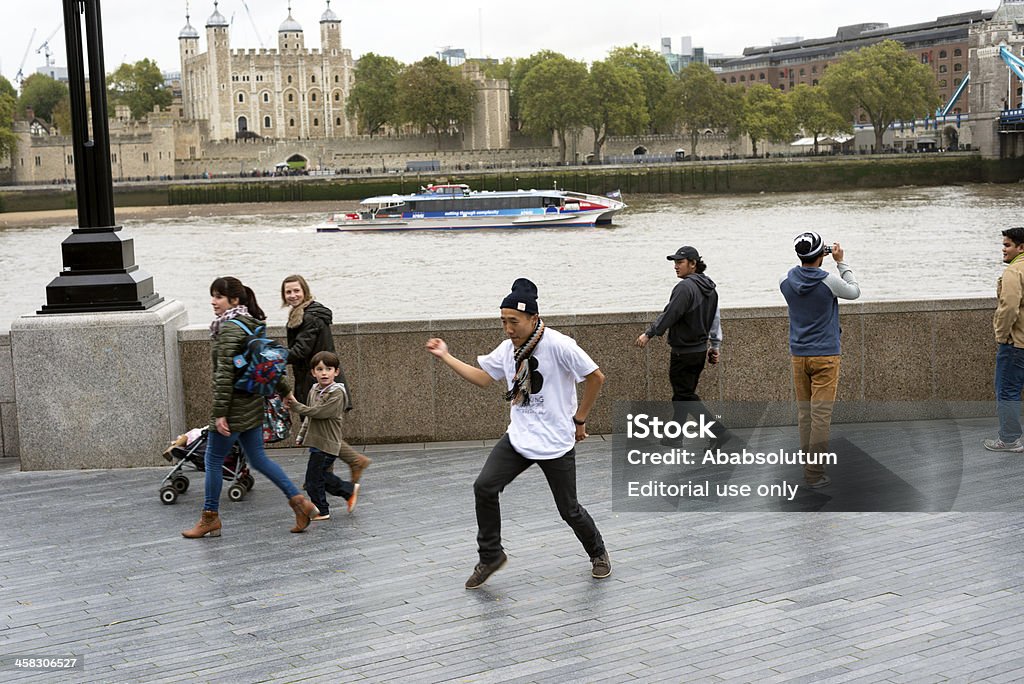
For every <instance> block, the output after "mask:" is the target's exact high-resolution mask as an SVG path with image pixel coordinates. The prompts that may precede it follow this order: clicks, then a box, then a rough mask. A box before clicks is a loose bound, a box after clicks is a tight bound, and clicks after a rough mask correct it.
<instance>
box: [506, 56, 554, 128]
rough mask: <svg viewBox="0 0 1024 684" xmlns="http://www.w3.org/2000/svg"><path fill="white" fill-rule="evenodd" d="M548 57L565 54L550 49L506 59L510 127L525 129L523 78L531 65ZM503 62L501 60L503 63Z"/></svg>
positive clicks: (552, 57)
mask: <svg viewBox="0 0 1024 684" xmlns="http://www.w3.org/2000/svg"><path fill="white" fill-rule="evenodd" d="M549 59H565V56H564V55H562V54H560V53H558V52H554V51H552V50H541V51H540V52H535V53H533V54H532V55H530V56H529V57H523V58H521V59H513V60H508V61H509V66H508V110H509V119H511V121H510V124H511V129H512V130H513V131H521V130H525V129H526V122H525V121H524V120H523V108H522V90H523V79H525V78H526V75H527V74H528V73H530V70H531V69H533V67H535V66H537V65H538V64H540V63H541V62H545V61H547V60H549ZM504 63H505V62H502V64H504ZM499 73H500V72H499Z"/></svg>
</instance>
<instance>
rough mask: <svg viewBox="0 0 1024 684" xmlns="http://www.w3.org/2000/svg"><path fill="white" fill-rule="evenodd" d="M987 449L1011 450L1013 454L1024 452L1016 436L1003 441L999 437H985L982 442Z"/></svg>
mask: <svg viewBox="0 0 1024 684" xmlns="http://www.w3.org/2000/svg"><path fill="white" fill-rule="evenodd" d="M982 444H984V445H985V448H986V449H988V450H989V451H1011V452H1013V453H1015V454H1020V453H1024V444H1021V443H1020V438H1019V437H1018V438H1017V439H1015V440H1014V441H1012V442H1009V443H1007V442H1004V441H1003V440H1001V439H986V440H985V441H983V442H982Z"/></svg>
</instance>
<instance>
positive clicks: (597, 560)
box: [590, 551, 612, 579]
mask: <svg viewBox="0 0 1024 684" xmlns="http://www.w3.org/2000/svg"><path fill="white" fill-rule="evenodd" d="M590 562H591V563H593V564H594V569H593V570H591V571H590V574H591V576H592V577H596V578H597V579H604V578H605V577H607V576H608V575H610V574H612V560H611V558H609V557H608V552H607V551H605V552H604V553H602V554H601V555H600V556H596V557H594V558H591V559H590Z"/></svg>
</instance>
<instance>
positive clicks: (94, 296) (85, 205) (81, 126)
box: [39, 0, 163, 314]
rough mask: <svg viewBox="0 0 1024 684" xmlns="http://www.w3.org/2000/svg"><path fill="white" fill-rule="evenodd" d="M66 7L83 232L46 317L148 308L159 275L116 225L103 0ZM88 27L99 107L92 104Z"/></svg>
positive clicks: (71, 241) (52, 287)
mask: <svg viewBox="0 0 1024 684" xmlns="http://www.w3.org/2000/svg"><path fill="white" fill-rule="evenodd" d="M63 3H64V36H65V39H66V42H67V48H68V86H69V88H70V90H71V124H72V125H71V128H72V149H73V154H74V161H75V183H76V188H75V190H76V197H77V200H78V228H75V229H73V230H72V231H71V233H72V234H71V236H70V237H68V238H67V239H66V240H64V242H63V243H61V254H62V256H63V264H64V269H63V271H62V272H61V273H60V275H58V276H57V277H56V278H54V279H53V280H52V281H51V282H50V284H49V285H47V286H46V304H44V305H43V307H42V309H40V311H39V313H41V314H50V313H74V312H98V311H141V310H143V309H148V308H150V307H152V306H154V305H155V304H159V303H160V302H162V301H163V297H161V296H160V295H158V294H157V293H156V292H154V291H153V278H152V276H150V275H149V274H148V273H146V272H145V271H142V270H139V267H138V266H136V265H135V247H134V244H133V241H132V239H131V238H125V237H122V236H121V235H119V234H118V231H120V230H121V226H115V225H114V188H113V179H112V177H111V167H110V133H109V130H108V127H107V99H106V91H107V79H106V71H105V70H104V66H103V33H102V30H101V26H100V0H63ZM83 23H84V30H85V37H86V38H87V40H88V45H87V51H88V60H89V86H90V87H89V102H88V104H89V105H91V106H87V103H86V88H85V61H84V58H83V52H82V38H83V35H82V32H83ZM90 117H91V118H90ZM90 124H91V126H90ZM90 133H91V134H92V137H91V138H90Z"/></svg>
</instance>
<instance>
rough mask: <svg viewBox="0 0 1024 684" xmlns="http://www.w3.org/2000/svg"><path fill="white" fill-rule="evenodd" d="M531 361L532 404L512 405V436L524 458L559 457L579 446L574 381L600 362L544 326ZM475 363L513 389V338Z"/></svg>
mask: <svg viewBox="0 0 1024 684" xmlns="http://www.w3.org/2000/svg"><path fill="white" fill-rule="evenodd" d="M533 359H534V360H535V361H536V364H537V365H536V368H535V369H534V371H533V373H534V374H535V375H534V376H533V378H534V383H533V392H531V394H530V403H529V404H527V405H525V406H523V405H521V404H513V405H512V410H511V414H512V415H511V422H510V423H509V426H508V438H509V440H510V441H511V442H512V446H513V447H514V448H515V450H516V451H518V452H519V453H520V454H521V455H522V456H523V457H525V458H529V459H532V460H545V459H551V458H558V457H560V456H564V455H565V454H566V453H567V452H568V451H569V450H570V449H572V448H573V447H574V446H575V445H576V425H575V423H573V422H572V417H573V416H574V415H575V414H576V407H577V403H576V383H578V382H581V381H582V380H583V379H584V378H585V377H586V376H587V375H590V374H591V373H593V372H594V371H595V370H597V364H596V363H594V360H593V359H592V358H590V356H588V355H587V353H586V352H585V351H583V350H582V349H580V348H579V345H577V344H576V340H574V339H572V338H571V337H568V336H567V335H563V334H562V333H560V332H558V331H557V330H552V329H551V328H546V329H545V330H544V336H543V337H541V338H540V342H538V343H537V348H536V349H534V350H533ZM476 362H477V363H478V364H479V365H480V368H482V369H483V370H484V371H486V373H487V374H488V375H490V376H491V377H492V378H494V379H495V380H501V379H503V378H504V380H505V383H506V386H507V387H508V388H509V389H512V382H513V380H514V379H515V376H516V369H515V348H514V346H513V344H512V340H505V341H504V342H502V343H501V344H499V345H498V346H497V348H495V350H494V351H492V352H491V353H490V354H488V355H487V356H478V357H477V359H476ZM531 365H532V364H531ZM537 374H539V376H540V380H541V382H540V388H539V389H538V387H537V383H536V378H537Z"/></svg>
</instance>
